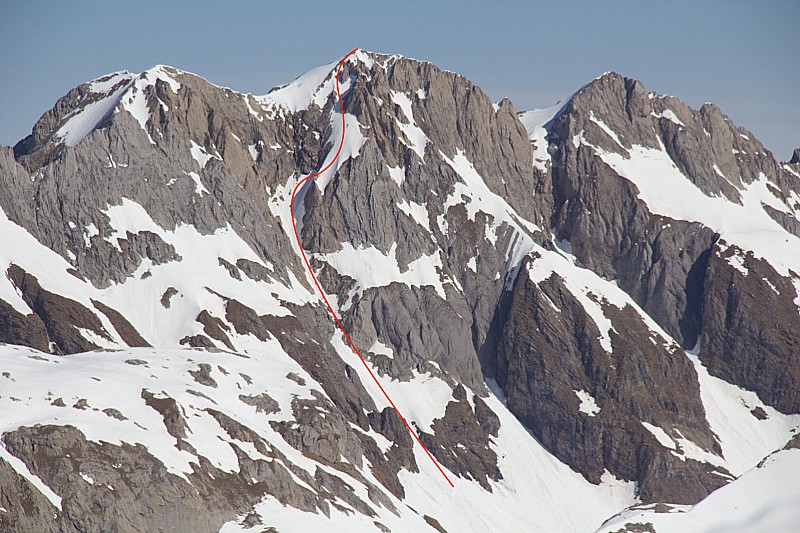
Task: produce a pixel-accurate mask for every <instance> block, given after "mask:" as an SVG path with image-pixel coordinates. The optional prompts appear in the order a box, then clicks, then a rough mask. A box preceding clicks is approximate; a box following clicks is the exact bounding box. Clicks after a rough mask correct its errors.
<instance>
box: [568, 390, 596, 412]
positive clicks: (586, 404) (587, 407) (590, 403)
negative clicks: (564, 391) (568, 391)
mask: <svg viewBox="0 0 800 533" xmlns="http://www.w3.org/2000/svg"><path fill="white" fill-rule="evenodd" d="M572 392H574V393H575V395H576V396H577V397H578V399H579V400H580V401H581V404H580V406H579V407H578V411H580V412H581V413H586V414H587V415H589V416H596V415H597V413H599V412H600V407H599V406H598V405H597V401H596V400H595V399H594V397H593V396H592V395H591V394H589V393H588V392H586V391H585V390H576V391H572Z"/></svg>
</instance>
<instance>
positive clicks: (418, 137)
mask: <svg viewBox="0 0 800 533" xmlns="http://www.w3.org/2000/svg"><path fill="white" fill-rule="evenodd" d="M391 95H392V101H393V102H394V103H395V104H397V105H398V106H400V109H401V110H402V111H403V115H405V117H406V120H407V121H408V122H407V123H406V124H403V123H402V122H401V121H399V120H397V126H398V127H399V128H400V131H402V132H403V135H405V138H406V139H407V140H408V142H406V141H405V140H404V139H402V138H401V139H400V140H401V141H402V142H403V144H405V145H406V146H408V147H409V148H411V149H412V150H414V152H416V154H417V155H418V156H419V158H420V159H422V160H423V161H425V147H426V146H427V145H428V142H430V140H429V139H428V136H427V135H425V132H423V131H422V129H420V127H419V126H418V125H417V123H416V122H415V121H414V112H413V111H412V109H411V99H410V98H409V97H408V95H406V94H405V93H401V92H396V91H391ZM409 143H410V144H409Z"/></svg>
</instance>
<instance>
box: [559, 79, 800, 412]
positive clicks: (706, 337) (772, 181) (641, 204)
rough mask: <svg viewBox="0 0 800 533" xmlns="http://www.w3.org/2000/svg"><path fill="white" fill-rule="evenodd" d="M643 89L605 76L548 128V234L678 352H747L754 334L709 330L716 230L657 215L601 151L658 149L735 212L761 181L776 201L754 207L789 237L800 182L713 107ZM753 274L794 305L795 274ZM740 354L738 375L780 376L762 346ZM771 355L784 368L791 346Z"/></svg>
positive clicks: (751, 304)
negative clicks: (769, 371) (765, 370)
mask: <svg viewBox="0 0 800 533" xmlns="http://www.w3.org/2000/svg"><path fill="white" fill-rule="evenodd" d="M640 87H641V84H639V82H634V81H633V80H629V79H626V78H623V77H621V76H619V75H616V74H613V73H611V74H607V75H604V76H602V77H601V78H598V79H597V80H595V81H594V82H592V83H590V84H589V85H587V86H586V87H584V88H583V89H582V90H581V91H580V92H578V93H577V94H576V95H575V96H574V97H573V98H572V99H571V100H570V101H569V102H568V103H567V104H566V105H565V107H564V109H563V110H562V112H561V113H560V115H558V116H557V117H556V118H555V119H554V121H553V123H552V126H551V127H550V130H549V139H551V143H552V146H551V148H552V149H553V151H554V155H553V170H552V180H553V181H552V183H553V186H552V189H553V197H554V200H555V202H554V206H553V213H552V221H553V223H552V225H553V227H554V232H555V236H556V237H557V238H559V239H565V240H568V241H569V243H570V245H571V252H572V253H573V254H574V255H575V257H576V258H577V259H578V260H579V262H580V264H581V265H582V266H585V267H587V268H590V269H591V270H593V271H595V272H596V273H598V274H599V275H600V276H602V277H604V278H606V279H615V280H617V281H618V282H619V285H620V287H621V288H623V290H625V291H626V292H627V293H628V294H630V295H631V296H632V297H633V298H634V300H636V302H637V303H638V304H639V305H641V306H642V308H643V309H644V310H645V311H647V312H648V314H650V315H651V316H652V317H653V318H654V319H655V320H656V321H657V322H658V323H659V324H660V325H661V326H662V327H663V328H664V329H665V330H666V331H667V332H669V333H670V334H671V335H672V336H674V337H675V338H676V339H677V340H678V341H679V342H680V343H681V344H682V346H683V347H684V348H693V347H694V346H695V345H696V344H697V343H698V342H702V345H701V346H702V350H701V354H702V353H703V351H706V353H707V351H708V350H711V351H712V352H714V353H715V354H716V355H715V356H714V357H719V356H720V351H722V350H726V348H722V346H723V345H724V346H728V347H730V346H733V345H734V344H735V345H737V346H740V347H744V346H749V345H750V344H749V342H752V341H748V338H752V335H751V334H750V333H748V332H747V329H749V327H750V326H747V327H739V326H734V327H731V328H727V330H726V333H725V334H724V335H722V334H721V333H720V328H718V327H716V326H714V323H715V322H717V321H719V320H721V317H722V316H725V313H722V315H721V314H720V310H721V309H724V306H725V305H726V304H723V303H722V302H724V301H726V300H727V298H723V299H722V300H720V299H719V298H720V296H721V295H719V294H718V293H717V294H715V295H713V296H712V295H709V293H708V289H709V287H710V288H711V290H714V289H713V285H715V284H718V283H721V281H720V279H721V278H718V277H715V276H716V271H715V270H711V269H709V268H708V261H709V260H710V257H712V255H713V253H714V251H715V250H716V249H717V244H716V243H717V241H718V239H719V234H718V232H717V230H716V229H714V228H710V227H708V226H707V225H705V224H703V223H702V222H693V221H691V220H689V221H683V220H674V219H672V218H670V217H665V216H662V215H658V214H655V213H653V211H652V209H651V208H649V207H648V205H647V203H646V202H645V201H644V200H643V199H642V195H641V191H640V190H639V189H638V188H637V187H636V185H634V183H633V182H631V181H630V180H628V179H623V178H622V177H621V176H620V174H619V173H618V171H617V170H616V169H615V168H614V167H612V166H611V165H609V164H608V163H607V162H606V161H607V160H608V158H606V159H604V158H603V154H607V153H621V154H623V157H630V156H629V155H628V154H629V152H631V150H632V149H634V148H636V147H643V148H645V149H653V150H663V151H664V153H665V154H666V155H667V156H668V157H669V159H668V161H669V162H670V163H671V164H674V165H675V167H676V168H677V169H678V170H679V171H680V172H681V173H682V174H683V175H684V176H685V177H686V178H688V179H689V180H690V181H691V182H692V183H693V184H694V185H695V186H696V187H697V188H699V189H700V190H701V191H702V192H703V193H704V194H705V195H708V196H711V197H714V196H716V197H720V196H721V197H723V198H726V199H728V200H729V201H730V202H733V203H735V204H742V203H743V197H744V196H743V193H744V192H745V191H747V190H748V188H752V187H754V186H757V185H759V184H760V183H763V184H764V187H765V188H766V189H767V190H768V191H769V193H768V194H769V195H771V196H772V200H767V199H764V200H761V202H762V205H763V209H764V211H765V213H766V214H767V215H769V216H770V217H771V218H773V219H774V220H775V221H776V222H777V223H778V224H780V225H781V226H783V228H784V229H785V230H786V231H788V232H789V233H791V234H793V235H795V236H796V235H797V229H798V226H797V208H798V207H800V205H798V204H797V202H796V200H792V198H796V195H797V194H798V193H797V191H800V174H797V172H796V170H793V168H792V166H791V164H784V165H783V166H781V167H779V166H778V164H777V163H776V162H775V160H774V159H773V158H772V157H771V156H769V155H768V154H767V152H766V150H765V148H764V147H763V146H762V145H761V144H760V143H759V142H758V141H757V140H756V139H755V137H753V136H752V134H750V133H749V132H747V131H746V130H744V129H742V128H737V127H736V126H734V125H733V124H732V123H731V121H730V119H728V118H727V117H726V116H724V115H723V114H722V113H721V112H720V111H719V109H717V108H716V107H715V106H713V105H711V104H706V105H704V106H703V107H702V108H701V109H700V110H699V111H694V110H692V109H690V108H689V107H687V106H686V105H685V104H683V103H681V102H680V101H678V100H677V99H675V98H672V97H658V96H654V95H652V94H651V95H647V94H645V93H644V90H643V89H641V88H640ZM642 95H644V96H642ZM757 182H758V183H757ZM764 202H766V203H764ZM701 215H702V213H696V214H694V215H692V216H701ZM697 220H700V219H697ZM760 271H761V273H762V276H761V277H762V278H763V277H766V278H767V279H768V280H769V282H770V283H772V284H773V285H774V286H778V285H781V286H783V287H784V293H785V295H786V297H787V300H786V301H787V302H788V301H789V300H791V299H792V298H793V297H791V298H789V295H791V294H792V292H793V289H792V288H791V286H790V285H791V277H787V276H786V274H785V273H784V274H781V273H780V272H779V271H777V270H776V268H775V266H774V265H771V264H770V263H768V262H763V261H762V263H761V269H760ZM722 277H724V275H723V276H722ZM762 295H766V293H763V292H758V293H754V292H752V291H748V292H742V293H740V294H739V298H740V299H741V300H744V301H742V302H741V304H742V305H743V306H745V307H748V308H750V309H755V308H756V307H759V306H763V305H764V302H765V300H764V299H763V298H762ZM771 298H772V296H770V299H771ZM707 299H710V300H713V303H711V302H709V301H707ZM783 305H784V306H785V305H786V304H785V303H784V304H783ZM788 309H790V311H788V314H789V315H790V317H789V318H786V320H790V321H791V320H794V319H795V318H796V317H795V315H796V314H797V313H795V312H794V309H795V307H794V306H790V307H788ZM792 317H795V318H792ZM749 319H750V320H752V322H751V325H752V328H754V329H755V330H760V331H775V335H776V336H778V337H780V336H781V335H783V334H782V333H780V331H784V330H785V326H784V325H777V326H776V324H774V323H773V322H772V319H771V317H769V316H768V315H767V314H764V313H761V314H759V313H753V314H751V315H750V316H749ZM701 333H702V337H701ZM770 335H772V334H770ZM701 338H702V340H701ZM758 342H761V341H758ZM767 344H770V343H767ZM711 347H714V348H713V349H712V348H711ZM748 350H749V351H750V352H751V353H752V356H751V357H749V358H748V360H747V361H745V360H743V359H742V360H739V361H738V366H737V368H738V371H739V372H741V373H742V374H752V375H754V374H756V373H760V371H759V370H758V369H760V368H761V367H762V366H764V365H766V366H769V367H770V368H775V369H776V370H777V368H776V367H775V366H774V364H773V363H769V362H767V361H765V359H764V357H765V356H764V355H759V354H762V353H763V352H762V350H763V348H756V349H748ZM775 351H776V352H778V353H780V354H781V355H780V356H779V358H780V359H783V360H786V361H787V363H786V364H792V363H789V362H788V361H794V360H795V356H794V355H791V354H793V353H794V348H787V345H786V344H785V343H784V344H782V345H780V347H776V348H775ZM703 357H705V355H703ZM725 357H728V356H725ZM704 360H705V359H704ZM712 366H713V367H714V368H713V370H712V372H714V373H715V374H717V373H718V374H717V375H720V376H723V377H726V378H727V379H732V380H733V381H734V382H735V383H738V384H741V385H742V386H745V387H749V388H755V387H753V382H752V381H747V380H744V379H742V378H741V376H740V377H739V378H733V376H732V374H731V373H729V372H728V373H725V372H722V371H721V368H720V367H719V366H718V365H712ZM778 366H780V365H778ZM777 373H781V374H783V375H785V376H786V377H784V378H782V379H785V380H786V381H785V382H784V383H785V384H786V387H780V388H779V389H780V390H782V391H785V390H795V389H798V387H800V382H798V381H796V377H795V373H794V372H789V373H788V375H786V374H784V373H783V372H782V371H777ZM756 390H758V391H759V394H760V395H761V397H762V399H764V400H765V401H768V402H770V403H772V404H773V405H775V406H776V407H777V406H778V405H780V409H782V410H784V411H785V412H800V404H798V403H797V402H796V400H787V399H784V400H781V401H780V402H777V403H776V398H774V396H773V393H770V392H768V391H767V388H766V387H764V386H762V387H758V388H756ZM781 394H784V393H781Z"/></svg>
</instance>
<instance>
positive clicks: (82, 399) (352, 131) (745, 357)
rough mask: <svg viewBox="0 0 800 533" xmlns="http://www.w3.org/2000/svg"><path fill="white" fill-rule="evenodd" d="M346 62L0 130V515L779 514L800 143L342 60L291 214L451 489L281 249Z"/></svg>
mask: <svg viewBox="0 0 800 533" xmlns="http://www.w3.org/2000/svg"><path fill="white" fill-rule="evenodd" d="M336 66H337V63H331V64H328V65H325V66H322V67H319V68H318V69H314V70H312V71H310V72H308V73H307V74H304V75H303V76H301V77H299V78H298V79H296V80H295V81H294V82H292V83H289V84H288V85H285V86H282V87H279V88H276V89H273V90H272V91H270V92H269V93H267V94H266V95H263V96H255V95H251V94H243V93H239V92H236V91H233V90H231V89H228V88H223V87H218V86H215V85H213V84H211V83H210V82H208V81H206V80H205V79H203V78H201V77H199V76H196V75H194V74H190V73H188V72H184V71H181V70H178V69H175V68H172V67H166V66H157V67H154V68H152V69H150V70H148V71H146V72H144V73H141V74H132V73H129V72H117V73H113V74H109V75H107V76H103V77H101V78H98V79H97V80H93V81H91V82H88V83H85V84H83V85H81V86H79V87H77V88H75V89H73V90H71V91H70V92H68V93H67V94H66V95H65V96H64V97H63V98H61V99H60V100H59V101H58V102H57V103H56V105H55V106H54V107H53V109H52V110H50V111H48V112H47V113H45V114H44V115H43V116H42V118H41V119H40V120H39V121H38V122H37V123H36V125H35V126H34V127H33V130H32V133H31V135H30V136H28V137H26V138H25V139H24V140H22V141H20V142H19V143H18V144H17V145H16V146H15V147H13V149H12V148H2V149H0V176H2V179H3V180H4V186H3V187H0V226H1V227H2V235H3V236H4V239H3V243H2V244H0V260H2V261H1V264H0V266H2V271H3V275H2V276H0V342H2V343H4V344H0V358H1V359H0V360H1V361H2V364H0V366H1V367H2V368H0V370H2V376H0V428H1V429H0V432H2V439H1V440H0V442H1V444H2V446H0V525H2V528H3V529H4V530H5V529H8V530H12V531H21V532H27V531H36V532H48V531H52V532H56V531H66V532H72V531H187V532H188V531H192V532H196V531H224V532H235V531H259V532H261V531H276V530H277V531H310V530H320V531H361V530H364V531H450V532H452V531H554V530H559V531H653V530H655V531H683V530H686V528H687V527H689V525H690V524H691V526H692V527H694V525H695V524H708V525H709V527H712V526H714V527H717V526H719V527H722V526H720V525H721V524H725V525H726V526H725V527H727V525H729V524H731V523H746V522H747V521H748V520H751V519H753V520H756V522H755V525H754V526H753V527H756V528H758V527H759V526H764V527H767V526H769V527H772V528H776V527H777V528H780V527H788V524H794V523H796V520H797V519H798V518H800V517H799V516H798V515H797V509H796V506H795V505H794V502H795V500H796V499H797V498H798V497H800V485H799V484H798V483H797V481H796V478H797V475H798V474H800V452H798V451H797V448H798V446H800V442H799V441H798V439H800V437H797V434H798V431H800V344H798V341H797V338H798V337H797V332H798V331H800V274H798V273H799V272H800V163H798V161H796V159H797V158H796V157H795V158H794V159H792V161H790V162H788V163H778V162H776V161H775V159H774V158H773V157H772V155H771V154H770V153H769V152H768V151H767V150H766V149H765V148H764V147H763V146H762V145H761V144H760V143H759V142H758V140H757V139H756V138H755V137H754V136H753V135H752V134H751V133H750V132H748V131H747V130H744V129H742V128H739V127H737V126H735V125H734V124H733V123H732V122H731V121H730V119H728V118H727V117H726V116H725V115H723V114H722V112H721V111H720V110H719V109H717V108H716V107H715V106H713V105H711V104H706V105H704V106H703V107H702V108H701V109H699V110H694V109H691V108H689V107H688V106H686V105H685V104H683V103H681V102H680V101H679V100H677V99H675V98H673V97H668V96H659V95H656V94H654V93H650V92H648V91H647V90H646V89H645V88H644V86H643V85H642V84H641V83H640V82H638V81H636V80H631V79H628V78H625V77H623V76H620V75H618V74H616V73H607V74H604V75H603V76H601V77H599V78H597V79H595V80H593V81H592V82H590V83H588V84H587V85H586V86H584V87H583V88H581V89H580V90H578V91H577V92H576V93H575V94H574V95H572V96H571V97H570V98H569V99H568V100H566V101H565V102H562V103H559V104H558V105H557V106H555V107H553V108H550V109H547V110H535V111H527V112H517V110H516V109H515V108H514V105H513V104H512V103H511V102H510V101H509V100H503V101H502V102H500V103H497V104H495V103H493V102H491V100H490V99H489V98H488V97H487V95H486V94H485V93H484V92H483V91H482V90H481V89H480V88H479V87H477V86H475V85H474V84H472V83H471V82H470V81H469V80H467V79H465V78H464V77H462V76H459V75H458V74H455V73H452V72H446V71H442V70H440V69H438V68H437V67H436V66H434V65H432V64H430V63H426V62H419V61H415V60H412V59H407V58H404V57H401V56H388V55H382V54H375V53H369V52H363V51H359V52H357V53H356V54H355V55H354V56H352V57H351V58H350V59H348V60H347V61H346V62H345V64H344V66H343V69H342V75H341V78H340V84H341V92H342V98H343V104H344V110H345V122H346V130H345V138H344V144H343V146H342V150H341V156H340V157H339V159H338V160H337V161H336V163H335V164H334V165H333V166H332V167H331V168H330V170H329V171H327V172H325V173H324V174H323V175H321V176H320V177H319V178H317V179H316V180H315V181H314V182H307V184H306V185H305V186H304V187H303V189H302V190H301V192H300V195H299V202H298V204H299V205H298V207H297V210H296V215H297V218H298V221H299V224H298V230H299V232H300V235H301V239H302V243H303V248H304V249H305V250H306V251H307V252H308V254H309V257H310V262H311V265H312V268H313V269H314V271H315V273H316V275H317V277H318V278H319V280H320V283H321V284H322V287H323V289H324V290H325V291H326V294H328V295H329V299H330V300H331V302H332V304H333V305H334V306H335V307H336V309H337V312H338V313H339V314H340V316H341V317H342V320H343V323H344V325H345V327H346V329H347V331H348V332H349V333H350V336H351V337H352V339H353V341H354V342H355V344H356V345H357V346H358V347H359V351H361V352H362V353H363V354H364V356H365V358H366V359H367V363H368V364H369V365H370V369H371V370H372V371H373V372H374V373H375V374H376V375H377V376H378V378H379V379H380V380H381V383H382V385H383V387H384V388H385V389H386V390H387V392H389V394H390V395H391V396H392V398H393V399H394V401H395V402H396V404H397V406H398V408H399V409H400V411H401V412H402V413H403V414H404V416H406V417H407V419H408V422H409V424H411V426H412V428H413V429H414V430H415V431H416V432H417V435H418V436H419V437H420V439H421V441H422V442H423V443H424V444H425V446H426V447H427V448H428V450H430V452H431V453H432V454H433V456H434V457H435V458H436V460H437V461H438V462H439V463H440V464H441V465H442V467H443V468H444V469H446V471H447V472H448V476H449V477H450V478H451V479H452V480H453V482H454V483H455V488H451V487H449V486H448V485H447V484H446V483H445V482H444V480H443V479H442V477H441V475H440V474H439V473H438V472H437V471H436V470H435V468H434V467H433V465H431V463H430V462H429V461H428V460H427V458H426V457H425V456H424V452H423V451H422V450H421V449H420V448H419V447H418V446H415V445H414V442H413V438H412V436H411V435H409V434H408V431H407V429H406V428H405V426H404V424H403V421H402V420H401V419H400V418H399V417H398V416H397V414H396V412H395V411H394V410H393V409H392V408H391V406H389V404H388V402H387V401H386V400H385V398H384V396H383V395H382V394H381V392H380V391H379V390H378V389H377V387H375V386H374V384H373V382H372V380H371V378H370V377H369V375H368V373H367V370H366V369H365V368H364V367H363V366H362V364H361V362H360V361H359V360H358V357H357V355H356V354H355V353H354V352H353V351H352V350H351V349H350V348H349V347H348V346H347V344H346V343H345V342H344V339H343V337H342V335H341V334H340V332H339V331H338V330H337V329H336V328H335V327H334V324H333V323H332V322H331V319H330V317H329V315H328V311H327V309H326V307H325V304H324V302H323V301H322V299H321V298H320V296H319V295H318V293H317V292H316V291H315V288H314V285H313V281H312V280H311V278H310V276H309V275H308V274H307V271H306V269H305V267H304V264H303V260H302V257H301V255H300V250H299V249H298V248H297V245H296V243H295V241H294V230H293V227H292V224H291V213H290V207H289V201H290V195H291V193H292V190H293V189H294V187H295V185H296V184H297V183H298V182H299V180H301V179H302V178H303V177H304V176H306V175H308V174H311V173H313V172H316V171H318V170H319V169H321V168H323V167H325V166H326V165H327V164H328V163H329V162H330V161H332V159H333V157H334V155H335V154H336V152H337V150H338V148H339V146H338V143H339V139H340V137H341V127H342V126H341V117H340V115H339V105H338V101H337V99H336V92H335V75H336V74H335V72H336ZM764 487H769V488H770V490H768V491H767V490H764ZM699 502H702V504H700V505H697V504H698V503H699ZM732 502H733V503H732ZM576 508H579V509H580V510H581V511H580V512H578V513H576V512H575V509H576ZM753 517H756V518H753ZM759 520H760V521H761V522H758V521H759ZM747 523H749V522H747Z"/></svg>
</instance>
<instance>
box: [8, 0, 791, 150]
mask: <svg viewBox="0 0 800 533" xmlns="http://www.w3.org/2000/svg"><path fill="white" fill-rule="evenodd" d="M799 21H800V1H798V0H786V1H780V0H773V1H770V0H765V1H758V2H757V1H752V2H744V1H738V0H724V1H723V0H718V1H705V2H701V1H699V0H698V1H686V2H683V1H670V2H666V1H665V2H649V1H641V0H640V1H613V0H609V1H586V2H560V1H559V2H556V1H552V2H546V3H545V2H534V1H527V2H510V1H494V2H473V1H470V0H462V1H451V0H444V1H436V0H426V1H421V2H420V1H411V2H388V1H386V2H384V1H373V2H366V1H353V0H333V1H326V2H322V1H300V0H298V1H280V2H278V1H274V2H267V1H263V2H241V1H236V0H228V1H218V2H208V1H203V0H196V1H193V2H174V1H161V2H151V1H127V2H114V1H110V0H107V1H103V2H98V1H82V0H75V1H43V0H26V1H16V0H4V1H3V2H2V10H1V11H0V143H1V144H4V145H11V144H14V143H15V142H16V141H18V140H19V139H21V138H23V137H24V136H25V135H27V134H28V133H29V132H30V130H31V127H32V126H33V124H34V122H35V121H36V120H37V119H38V118H39V116H41V114H42V113H44V112H45V111H46V110H47V109H49V108H50V107H52V105H53V103H54V102H55V101H56V99H58V98H59V97H60V96H62V95H63V94H65V93H66V92H67V91H68V90H69V89H71V88H72V87H74V86H76V85H79V84H80V83H82V82H83V81H88V80H90V79H93V78H96V77H98V76H100V75H102V74H104V73H107V72H111V71H115V70H123V69H127V70H131V71H135V72H139V71H142V70H145V69H147V68H149V67H151V66H153V65H156V64H160V63H164V64H168V65H172V66H175V67H178V68H181V69H184V70H189V71H192V72H195V73H197V74H200V75H202V76H203V77H205V78H207V79H208V80H210V81H212V82H214V83H216V84H219V85H225V86H228V87H231V88H233V89H237V90H241V91H246V92H254V93H257V94H263V93H265V92H266V91H267V90H269V88H270V87H272V86H274V85H278V84H282V83H286V82H288V81H291V80H292V79H294V78H295V77H297V76H298V75H300V74H302V73H303V72H305V71H306V70H308V69H310V68H313V67H315V66H318V65H321V64H323V63H327V62H330V61H332V60H334V59H336V58H338V57H339V56H341V55H343V54H344V53H345V52H347V51H349V50H350V49H352V48H354V47H360V48H363V49H366V50H372V51H377V52H387V53H400V54H403V55H406V56H410V57H415V58H417V59H424V60H428V61H431V62H433V63H435V64H436V65H438V66H440V67H441V68H444V69H447V70H453V71H456V72H458V73H461V74H463V75H465V76H467V77H468V78H470V79H471V80H472V81H473V82H475V83H477V84H478V85H479V86H481V87H482V88H483V89H484V90H485V91H486V92H487V93H488V94H489V96H491V97H492V99H494V100H499V99H500V98H502V97H503V96H508V97H510V98H511V100H512V101H513V102H514V103H515V104H516V106H517V109H520V110H522V109H529V108H533V107H544V106H549V105H552V104H553V103H555V101H556V100H558V99H559V98H561V97H564V96H567V95H569V94H571V93H572V92H574V91H575V90H576V89H578V88H579V87H580V86H582V85H583V84H585V83H587V82H588V81H590V80H591V79H593V78H595V77H596V76H598V75H599V74H601V73H603V72H605V71H608V70H614V71H617V72H619V73H620V74H623V75H625V76H628V77H633V78H637V79H639V80H641V81H642V82H643V83H644V85H645V87H647V88H648V90H652V91H656V92H658V93H662V94H672V95H674V96H677V97H678V98H680V99H682V100H683V101H685V102H687V103H688V104H689V105H691V106H692V107H699V106H700V105H702V104H703V103H704V102H707V101H711V102H714V103H716V104H717V105H718V106H719V107H720V108H722V110H723V112H725V113H726V114H728V115H729V116H730V117H731V118H732V119H733V120H734V122H735V123H736V124H738V125H740V126H744V127H746V128H748V129H750V130H751V131H752V132H753V133H755V134H756V136H757V137H758V138H759V139H760V140H761V141H762V142H763V143H764V144H765V145H766V146H767V148H769V149H770V150H772V151H773V153H774V154H775V155H776V157H777V158H778V159H779V160H781V159H788V158H789V156H790V155H791V151H792V150H793V149H794V148H796V147H799V146H800V96H799V95H800V31H798V28H800V26H798V22H799Z"/></svg>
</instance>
